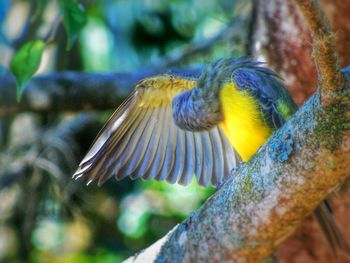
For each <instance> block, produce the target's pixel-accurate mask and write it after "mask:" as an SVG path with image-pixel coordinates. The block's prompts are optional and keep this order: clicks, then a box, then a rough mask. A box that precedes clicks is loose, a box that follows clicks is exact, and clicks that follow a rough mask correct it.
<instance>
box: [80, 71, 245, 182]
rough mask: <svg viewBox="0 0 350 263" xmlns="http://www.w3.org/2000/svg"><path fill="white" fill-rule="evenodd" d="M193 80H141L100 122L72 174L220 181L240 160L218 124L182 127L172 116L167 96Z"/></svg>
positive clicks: (100, 179)
mask: <svg viewBox="0 0 350 263" xmlns="http://www.w3.org/2000/svg"><path fill="white" fill-rule="evenodd" d="M147 81H149V83H151V84H149V85H148V86H147V85H146V82H147ZM193 86H194V82H193V80H186V79H183V78H182V79H180V78H178V77H174V76H170V75H162V76H161V77H158V78H157V77H154V78H151V79H148V80H147V79H145V80H144V81H142V82H140V84H139V85H138V86H137V87H136V90H135V92H133V93H132V94H131V95H130V96H129V97H128V99H127V100H126V101H125V102H124V103H123V104H122V105H121V106H120V107H119V108H118V109H117V110H116V111H115V112H114V114H113V115H112V117H111V118H110V119H109V120H108V122H107V123H106V125H105V126H104V127H103V128H102V130H101V131H100V133H99V135H98V136H97V138H96V139H95V141H94V144H93V145H92V147H91V148H90V150H89V152H88V153H87V154H86V156H85V157H84V159H83V160H82V162H81V163H80V165H79V168H78V170H77V171H76V173H75V174H74V177H75V178H79V177H85V178H87V179H88V181H89V183H90V182H92V181H98V184H99V185H101V184H103V183H104V182H105V181H106V180H108V179H109V178H110V177H112V176H115V177H116V179H117V180H120V179H123V178H124V177H126V176H129V177H131V178H132V179H135V178H139V177H142V178H143V179H156V180H159V181H162V180H167V181H168V182H170V183H176V182H177V183H180V184H183V185H187V184H189V183H190V182H191V180H192V178H193V176H194V175H195V176H196V178H197V181H198V183H199V184H200V185H202V186H207V185H209V184H210V183H212V184H214V185H216V184H218V183H220V181H222V179H223V177H224V176H227V175H229V174H230V171H231V170H232V169H233V168H234V167H235V166H236V165H237V163H238V161H239V159H238V155H237V153H236V152H235V150H234V149H233V147H232V146H231V145H230V142H229V141H228V139H227V138H226V136H225V135H224V133H223V131H222V130H221V128H219V126H217V127H214V128H213V129H211V130H209V131H201V132H192V131H185V130H182V129H180V128H179V127H178V126H176V124H175V122H174V120H173V113H172V108H171V102H172V98H174V97H175V96H176V95H178V94H179V93H181V92H184V91H186V90H189V89H190V88H192V87H193Z"/></svg>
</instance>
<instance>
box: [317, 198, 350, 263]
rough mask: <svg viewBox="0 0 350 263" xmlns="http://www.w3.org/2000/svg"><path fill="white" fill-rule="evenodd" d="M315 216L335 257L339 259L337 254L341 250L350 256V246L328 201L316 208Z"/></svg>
mask: <svg viewBox="0 0 350 263" xmlns="http://www.w3.org/2000/svg"><path fill="white" fill-rule="evenodd" d="M315 216H316V218H317V220H318V221H319V223H320V226H321V228H322V231H323V232H324V234H325V235H326V237H327V240H328V242H329V244H330V246H331V247H332V250H333V253H334V255H335V256H336V257H337V252H338V251H339V250H342V251H344V252H345V253H346V254H348V255H350V246H349V244H348V243H347V242H346V240H345V239H344V236H343V234H342V232H341V230H340V229H339V227H338V225H337V222H336V220H335V218H334V215H333V210H332V207H331V204H330V201H329V200H327V199H326V200H325V201H323V202H322V203H321V204H320V205H319V206H318V207H317V208H316V210H315Z"/></svg>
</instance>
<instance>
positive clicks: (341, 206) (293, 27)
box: [251, 0, 350, 263]
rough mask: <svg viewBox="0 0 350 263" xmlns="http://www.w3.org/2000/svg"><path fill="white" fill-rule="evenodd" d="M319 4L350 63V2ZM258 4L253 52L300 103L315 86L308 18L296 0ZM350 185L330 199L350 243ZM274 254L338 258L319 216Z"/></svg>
mask: <svg viewBox="0 0 350 263" xmlns="http://www.w3.org/2000/svg"><path fill="white" fill-rule="evenodd" d="M302 2H304V1H302ZM321 3H322V7H323V10H324V11H325V14H326V16H327V17H328V18H329V20H330V24H331V27H332V30H333V32H334V37H335V42H336V47H337V50H338V51H339V60H340V65H342V66H345V65H346V64H349V63H350V49H349V46H350V25H349V23H348V13H349V12H350V2H348V1H341V0H335V1H333V0H332V1H330V0H321ZM255 8H256V12H255V22H256V23H255V25H256V26H255V27H254V28H253V32H252V42H251V43H252V44H251V47H252V53H253V54H254V55H255V56H256V57H259V58H262V59H263V60H266V61H267V62H268V64H269V66H272V67H273V68H274V69H275V70H277V72H279V73H280V74H281V75H282V76H283V78H284V79H285V84H286V85H287V88H288V90H289V92H290V93H291V94H292V95H293V98H294V100H295V101H296V102H297V104H298V105H301V104H303V103H304V101H305V100H306V99H307V98H308V97H309V96H310V95H311V94H312V93H313V92H314V91H315V89H316V87H317V73H316V67H315V64H314V62H313V55H312V44H313V41H312V37H311V32H310V31H309V29H308V27H307V24H306V21H305V19H304V17H303V15H302V13H301V12H300V10H299V9H298V8H297V6H296V4H295V3H294V1H285V0H274V1H270V0H268V1H255ZM348 189H349V188H347V190H343V191H342V193H341V194H338V195H337V197H334V196H333V198H332V203H333V204H334V207H333V208H334V213H335V216H336V218H337V221H338V223H339V227H340V229H341V230H342V231H343V236H344V237H345V238H346V239H347V241H348V242H350V228H349V227H347V225H348V223H347V222H348V219H349V213H350V203H349V190H348ZM276 255H277V261H278V262H281V263H283V262H288V263H294V262H295V263H299V262H305V263H311V262H317V263H321V262H325V263H326V262H332V261H334V255H332V251H331V250H330V247H329V244H328V243H327V240H326V239H325V237H324V234H323V233H322V230H321V229H320V227H319V225H318V223H317V220H315V218H313V217H311V216H310V217H308V218H307V220H305V222H304V223H303V224H302V225H301V226H300V228H299V229H298V230H297V231H296V233H295V235H293V236H292V237H290V238H288V240H286V242H284V243H283V244H282V245H281V246H280V247H279V248H278V250H277V252H276ZM348 260H349V259H348ZM341 262H342V261H341ZM344 262H347V261H344Z"/></svg>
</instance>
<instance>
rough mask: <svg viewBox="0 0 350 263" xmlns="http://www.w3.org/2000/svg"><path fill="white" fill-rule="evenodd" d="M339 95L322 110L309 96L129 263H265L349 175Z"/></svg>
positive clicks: (348, 141)
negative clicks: (187, 213)
mask: <svg viewBox="0 0 350 263" xmlns="http://www.w3.org/2000/svg"><path fill="white" fill-rule="evenodd" d="M339 97H341V98H342V101H341V102H342V103H341V104H336V105H331V106H327V107H323V106H322V104H321V102H320V97H319V94H318V93H317V94H315V95H314V96H313V97H312V98H311V99H310V100H309V101H308V102H307V103H306V104H305V105H304V106H303V107H302V108H301V109H300V110H299V111H298V112H297V113H296V114H295V115H294V116H293V117H292V118H291V119H290V120H289V121H288V122H287V123H286V125H284V126H283V127H282V129H280V130H278V131H277V132H276V133H275V134H274V135H273V136H272V137H271V138H270V139H269V141H268V142H267V144H265V145H264V146H263V147H262V148H261V149H260V150H259V152H258V153H257V154H256V156H255V157H253V158H252V159H251V160H250V161H249V162H248V163H247V164H246V165H244V166H243V167H242V168H241V169H239V170H238V171H237V172H236V173H235V175H234V176H233V177H231V178H230V179H229V180H228V181H227V182H226V183H225V184H224V185H223V187H222V188H221V189H219V190H218V192H217V193H216V194H215V195H214V196H212V197H211V198H210V199H209V200H208V201H207V202H206V203H205V204H204V205H203V206H202V207H201V208H200V209H199V210H198V211H196V212H194V213H193V214H192V215H191V216H190V217H189V218H188V219H187V220H185V221H184V222H183V223H182V224H180V225H178V226H176V227H175V228H174V229H173V230H172V231H171V232H170V233H169V234H168V235H167V236H166V237H165V238H164V239H162V241H159V243H157V244H156V245H155V246H153V247H152V248H153V250H152V248H151V250H152V251H151V253H149V250H148V249H146V250H145V251H143V252H141V253H140V254H139V255H137V256H135V257H134V258H130V259H129V261H130V262H145V261H144V260H145V258H144V256H145V255H147V253H149V255H152V256H153V258H152V259H153V260H154V261H155V262H207V261H208V260H209V261H210V262H260V261H261V260H263V259H264V258H266V257H267V256H268V255H269V254H270V253H271V252H272V251H273V249H275V248H276V247H277V246H278V245H279V244H280V243H281V242H282V241H283V240H284V239H285V238H286V237H288V236H289V235H290V234H291V233H292V232H293V231H294V230H295V229H296V228H297V226H298V225H299V224H300V223H301V222H302V220H303V219H304V218H305V216H306V215H309V214H311V213H312V211H313V210H314V208H315V207H316V206H317V205H318V204H319V203H320V202H321V201H322V200H323V199H324V198H325V197H326V196H327V195H328V194H329V193H330V192H331V191H332V190H333V189H334V187H336V186H337V185H338V184H340V183H341V182H343V181H344V180H345V178H346V177H347V176H348V175H350V130H349V124H350V122H349V117H350V116H349V105H350V100H349V99H350V98H349V87H347V89H346V90H345V91H343V92H341V94H339ZM337 105H338V106H339V105H340V106H339V107H338V106H337ZM334 120H337V121H334ZM330 127H332V130H330ZM324 138H329V140H328V141H327V142H325V141H324V140H323V139H324Z"/></svg>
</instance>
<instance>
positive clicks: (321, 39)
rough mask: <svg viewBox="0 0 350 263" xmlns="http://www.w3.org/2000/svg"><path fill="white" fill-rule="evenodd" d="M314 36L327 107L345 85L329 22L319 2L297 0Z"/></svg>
mask: <svg viewBox="0 0 350 263" xmlns="http://www.w3.org/2000/svg"><path fill="white" fill-rule="evenodd" d="M295 2H296V4H297V5H298V6H299V8H300V10H301V12H302V13H303V15H304V17H305V19H306V21H307V23H308V25H309V27H310V30H311V32H312V35H313V41H314V43H313V55H314V60H315V64H316V67H317V71H318V78H319V84H320V89H321V98H322V101H323V103H324V104H325V105H329V104H330V103H331V102H332V101H333V100H334V92H336V91H338V90H339V89H341V88H342V87H343V85H344V78H343V76H342V75H341V72H340V66H339V61H338V60H339V58H338V53H337V50H336V46H335V41H334V36H333V33H332V31H331V27H330V25H329V22H328V20H327V18H326V16H325V14H324V12H323V10H322V7H321V6H320V3H319V1H318V0H295Z"/></svg>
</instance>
